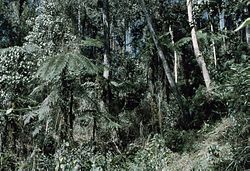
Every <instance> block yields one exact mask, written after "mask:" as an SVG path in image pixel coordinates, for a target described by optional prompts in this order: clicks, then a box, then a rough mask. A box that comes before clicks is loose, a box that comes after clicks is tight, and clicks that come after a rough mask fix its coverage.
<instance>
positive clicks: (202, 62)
mask: <svg viewBox="0 0 250 171" xmlns="http://www.w3.org/2000/svg"><path fill="white" fill-rule="evenodd" d="M187 9H188V21H189V24H190V27H191V36H192V42H193V48H194V54H195V57H196V60H197V62H198V65H199V67H200V68H201V71H202V75H203V78H204V81H205V85H206V88H207V91H210V83H211V80H210V76H209V73H208V70H207V67H206V63H205V60H204V57H203V55H202V53H201V52H200V49H199V44H198V40H197V36H196V30H195V25H194V20H193V9H192V0H187Z"/></svg>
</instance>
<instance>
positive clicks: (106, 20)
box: [101, 0, 111, 112]
mask: <svg viewBox="0 0 250 171" xmlns="http://www.w3.org/2000/svg"><path fill="white" fill-rule="evenodd" d="M101 10H102V19H103V27H104V56H103V65H104V71H103V77H104V78H105V82H104V86H103V101H104V103H105V105H106V106H107V110H108V112H110V107H111V106H110V103H111V88H110V84H109V80H110V63H109V60H110V57H111V54H110V17H109V1H108V0H102V8H101Z"/></svg>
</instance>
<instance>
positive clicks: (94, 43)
mask: <svg viewBox="0 0 250 171" xmlns="http://www.w3.org/2000/svg"><path fill="white" fill-rule="evenodd" d="M82 45H83V46H86V47H91V46H92V47H97V48H101V47H103V43H102V42H101V41H100V40H98V39H92V38H87V39H86V40H83V41H82Z"/></svg>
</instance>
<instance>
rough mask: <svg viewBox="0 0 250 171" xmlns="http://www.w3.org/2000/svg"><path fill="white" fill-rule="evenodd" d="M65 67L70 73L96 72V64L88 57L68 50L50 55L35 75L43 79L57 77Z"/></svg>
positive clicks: (47, 79)
mask: <svg viewBox="0 0 250 171" xmlns="http://www.w3.org/2000/svg"><path fill="white" fill-rule="evenodd" d="M65 67H67V69H68V71H69V74H71V75H79V74H80V73H87V74H95V73H97V72H98V68H97V66H96V65H94V64H93V63H92V61H91V60H90V59H88V58H87V57H85V56H83V55H81V54H80V53H77V52H69V53H66V54H58V55H55V56H53V57H50V58H49V59H48V60H47V61H45V63H44V64H43V65H42V66H41V67H40V69H39V70H38V71H37V74H36V75H37V76H38V77H40V78H41V79H43V80H45V81H49V80H53V79H58V78H59V76H60V74H61V73H62V71H63V69H64V68H65Z"/></svg>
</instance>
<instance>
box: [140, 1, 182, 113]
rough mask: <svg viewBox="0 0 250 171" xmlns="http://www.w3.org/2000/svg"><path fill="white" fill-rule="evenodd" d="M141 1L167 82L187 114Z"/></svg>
mask: <svg viewBox="0 0 250 171" xmlns="http://www.w3.org/2000/svg"><path fill="white" fill-rule="evenodd" d="M140 2H141V6H142V10H143V12H144V15H145V18H146V21H147V25H148V28H149V31H150V34H151V37H152V38H153V41H154V44H155V47H156V49H157V53H158V56H159V57H160V59H161V62H162V65H163V69H164V73H165V75H166V77H167V80H168V83H169V85H170V87H171V89H172V91H173V93H174V95H175V98H176V100H177V102H178V104H179V107H180V108H181V111H182V113H183V114H184V115H186V114H187V111H186V110H185V108H184V104H183V100H182V96H181V94H180V92H179V90H178V87H177V85H176V83H175V81H174V78H173V76H172V72H171V70H170V67H169V64H168V62H167V60H166V57H165V55H164V53H163V50H162V48H161V46H160V43H159V41H158V38H157V35H156V33H155V30H154V28H153V25H152V20H151V17H150V16H149V14H148V11H147V8H146V5H145V2H144V0H140Z"/></svg>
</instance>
